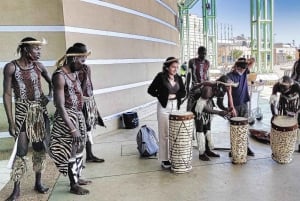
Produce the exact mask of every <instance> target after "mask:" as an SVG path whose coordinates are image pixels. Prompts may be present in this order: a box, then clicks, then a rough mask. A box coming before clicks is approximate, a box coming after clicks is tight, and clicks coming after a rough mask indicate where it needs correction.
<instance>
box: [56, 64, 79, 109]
mask: <svg viewBox="0 0 300 201" xmlns="http://www.w3.org/2000/svg"><path fill="white" fill-rule="evenodd" d="M56 73H61V74H62V75H63V77H64V79H65V86H64V94H65V108H68V109H70V110H75V111H82V107H83V100H82V90H81V86H80V81H79V80H78V79H77V78H78V75H77V73H75V79H74V80H72V79H70V77H69V76H68V75H67V74H66V73H65V72H64V71H62V70H61V69H58V70H57V71H55V72H54V75H55V74H56Z"/></svg>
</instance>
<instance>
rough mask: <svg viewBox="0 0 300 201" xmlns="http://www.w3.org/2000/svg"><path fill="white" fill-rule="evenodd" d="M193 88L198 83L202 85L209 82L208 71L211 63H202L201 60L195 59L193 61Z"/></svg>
mask: <svg viewBox="0 0 300 201" xmlns="http://www.w3.org/2000/svg"><path fill="white" fill-rule="evenodd" d="M189 67H190V68H192V86H194V85H195V84H197V83H202V82H204V81H208V80H209V76H208V70H209V61H208V60H206V59H204V60H202V61H200V59H199V58H194V59H193V60H192V66H189Z"/></svg>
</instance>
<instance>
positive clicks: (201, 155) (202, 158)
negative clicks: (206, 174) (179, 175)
mask: <svg viewBox="0 0 300 201" xmlns="http://www.w3.org/2000/svg"><path fill="white" fill-rule="evenodd" d="M199 160H202V161H210V159H209V158H208V156H207V155H206V154H205V153H204V154H199Z"/></svg>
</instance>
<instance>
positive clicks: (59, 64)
mask: <svg viewBox="0 0 300 201" xmlns="http://www.w3.org/2000/svg"><path fill="white" fill-rule="evenodd" d="M90 55H91V51H88V52H84V53H69V54H65V55H64V56H62V57H61V58H60V59H58V60H57V62H56V63H55V66H56V67H58V68H59V67H62V66H63V65H64V63H65V61H66V60H67V57H81V56H90Z"/></svg>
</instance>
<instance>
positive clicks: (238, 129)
mask: <svg viewBox="0 0 300 201" xmlns="http://www.w3.org/2000/svg"><path fill="white" fill-rule="evenodd" d="M230 145H231V155H232V163H234V164H243V163H246V162H247V145H248V119H247V118H244V117H232V118H231V119H230Z"/></svg>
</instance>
